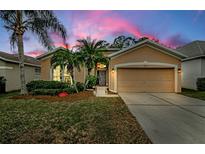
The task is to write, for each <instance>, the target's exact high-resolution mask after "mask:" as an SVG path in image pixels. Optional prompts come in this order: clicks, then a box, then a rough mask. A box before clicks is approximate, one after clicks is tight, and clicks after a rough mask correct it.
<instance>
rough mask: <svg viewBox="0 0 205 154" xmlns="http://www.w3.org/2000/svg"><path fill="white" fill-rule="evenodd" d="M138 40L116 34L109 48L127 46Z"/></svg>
mask: <svg viewBox="0 0 205 154" xmlns="http://www.w3.org/2000/svg"><path fill="white" fill-rule="evenodd" d="M137 42H138V41H137V40H136V39H135V38H134V37H126V36H124V35H121V36H118V37H116V38H115V39H114V41H113V43H112V44H111V45H110V47H111V48H119V49H122V48H127V47H130V46H133V45H134V44H136V43H137Z"/></svg>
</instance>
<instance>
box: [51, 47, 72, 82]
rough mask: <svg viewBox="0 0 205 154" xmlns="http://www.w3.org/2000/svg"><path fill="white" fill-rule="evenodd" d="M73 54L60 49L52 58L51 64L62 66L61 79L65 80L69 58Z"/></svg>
mask: <svg viewBox="0 0 205 154" xmlns="http://www.w3.org/2000/svg"><path fill="white" fill-rule="evenodd" d="M70 56H71V54H70V53H69V52H68V51H67V50H63V49H60V50H58V51H57V52H56V53H54V55H53V56H52V58H51V65H52V66H53V67H54V68H56V67H57V66H60V80H61V81H62V82H64V81H65V78H64V70H65V67H66V66H67V65H68V59H70Z"/></svg>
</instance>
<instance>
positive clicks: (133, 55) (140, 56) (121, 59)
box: [109, 45, 181, 92]
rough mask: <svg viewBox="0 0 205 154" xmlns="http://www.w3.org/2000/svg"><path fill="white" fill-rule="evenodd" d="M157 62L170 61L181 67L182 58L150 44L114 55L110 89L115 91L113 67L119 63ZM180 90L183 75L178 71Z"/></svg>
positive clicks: (110, 70)
mask: <svg viewBox="0 0 205 154" xmlns="http://www.w3.org/2000/svg"><path fill="white" fill-rule="evenodd" d="M144 61H146V62H153V63H154V62H155V63H169V64H174V65H178V67H179V68H181V60H179V59H177V58H175V57H173V56H170V55H167V54H165V53H163V52H160V51H159V50H158V49H156V48H152V47H150V46H146V45H145V46H142V47H140V48H135V49H132V50H131V51H127V52H126V53H123V54H121V55H118V56H117V57H114V58H112V59H111V60H110V63H109V79H110V82H109V89H110V90H113V91H114V78H115V73H116V72H112V69H113V68H114V67H115V65H117V64H123V63H131V62H133V63H134V62H144ZM177 90H178V91H179V92H180V91H181V75H180V73H178V89H177Z"/></svg>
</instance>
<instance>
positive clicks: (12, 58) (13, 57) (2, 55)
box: [0, 51, 40, 66]
mask: <svg viewBox="0 0 205 154" xmlns="http://www.w3.org/2000/svg"><path fill="white" fill-rule="evenodd" d="M0 59H1V60H3V61H6V62H12V63H19V58H18V55H17V54H9V53H6V52H2V51H0ZM24 62H25V65H35V66H40V62H39V61H38V60H37V59H35V58H33V57H30V56H26V55H25V56H24Z"/></svg>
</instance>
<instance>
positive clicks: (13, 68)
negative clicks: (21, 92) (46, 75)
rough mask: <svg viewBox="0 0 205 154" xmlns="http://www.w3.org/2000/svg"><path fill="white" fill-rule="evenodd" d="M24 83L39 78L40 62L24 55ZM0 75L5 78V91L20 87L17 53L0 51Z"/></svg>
mask: <svg viewBox="0 0 205 154" xmlns="http://www.w3.org/2000/svg"><path fill="white" fill-rule="evenodd" d="M25 75H26V83H27V82H30V81H32V80H39V79H40V63H39V61H38V60H36V59H35V58H33V57H29V56H25ZM0 76H1V77H4V78H5V79H6V92H8V91H13V90H18V89H20V70H19V60H18V55H16V54H9V53H6V52H0Z"/></svg>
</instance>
